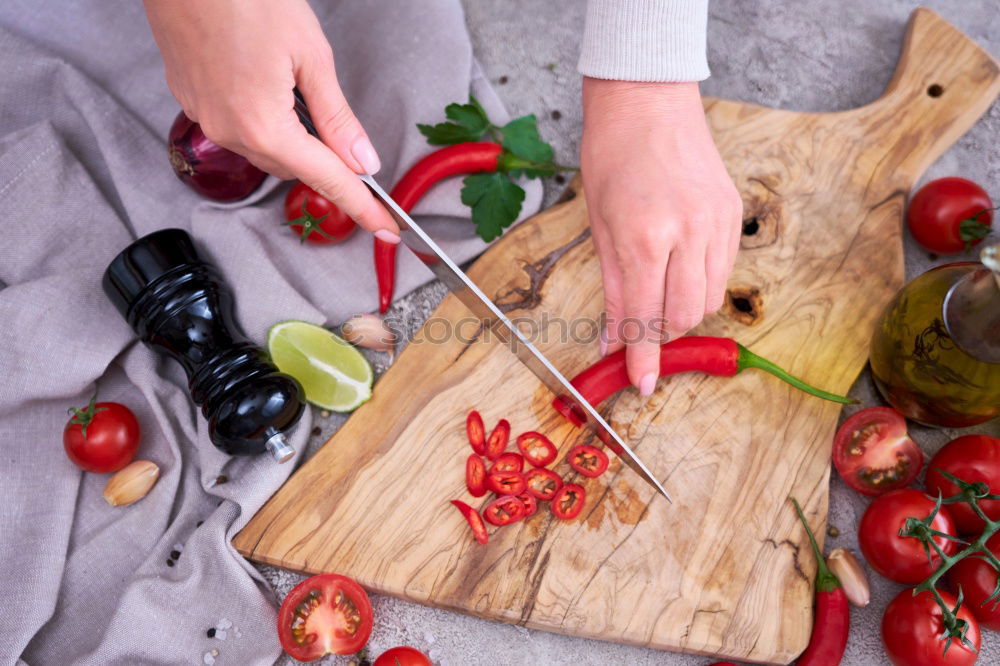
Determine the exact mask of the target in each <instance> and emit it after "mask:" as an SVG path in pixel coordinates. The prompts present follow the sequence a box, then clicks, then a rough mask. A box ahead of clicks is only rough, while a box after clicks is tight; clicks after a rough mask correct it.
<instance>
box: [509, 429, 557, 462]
mask: <svg viewBox="0 0 1000 666" xmlns="http://www.w3.org/2000/svg"><path fill="white" fill-rule="evenodd" d="M517 448H518V449H519V450H520V451H521V455H523V456H524V459H525V460H527V461H528V462H529V463H531V464H532V465H534V466H535V467H545V466H546V465H548V464H549V463H550V462H552V461H553V460H555V459H556V454H557V453H558V451H556V446H555V444H553V443H552V442H551V441H550V440H549V438H548V437H546V436H545V435H543V434H542V433H540V432H526V433H522V434H520V435H518V436H517Z"/></svg>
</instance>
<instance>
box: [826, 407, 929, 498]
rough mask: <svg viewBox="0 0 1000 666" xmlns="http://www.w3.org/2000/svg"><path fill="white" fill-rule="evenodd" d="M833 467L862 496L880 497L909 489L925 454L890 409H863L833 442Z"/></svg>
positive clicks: (902, 421) (842, 426)
mask: <svg viewBox="0 0 1000 666" xmlns="http://www.w3.org/2000/svg"><path fill="white" fill-rule="evenodd" d="M833 464H834V466H835V467H836V468H837V473H838V474H840V477H841V478H842V479H843V480H844V482H845V483H846V484H847V485H849V486H850V487H851V488H853V489H854V490H856V491H858V492H859V493H861V494H862V495H869V496H875V495H881V494H882V493H884V492H888V491H890V490H893V489H895V488H903V487H905V486H908V485H910V484H911V483H912V482H913V480H914V479H916V478H917V474H919V473H920V467H921V466H922V465H923V464H924V454H923V452H922V451H921V450H920V447H919V446H917V445H916V443H914V441H913V440H912V439H910V436H909V435H908V434H906V420H905V419H904V418H903V416H902V414H900V413H899V412H897V411H896V410H895V409H891V408H889V407H869V408H868V409H862V410H861V411H860V412H857V413H856V414H852V415H851V417H850V418H848V419H847V420H846V421H844V423H843V425H841V426H840V428H839V429H838V430H837V436H836V437H835V438H834V440H833Z"/></svg>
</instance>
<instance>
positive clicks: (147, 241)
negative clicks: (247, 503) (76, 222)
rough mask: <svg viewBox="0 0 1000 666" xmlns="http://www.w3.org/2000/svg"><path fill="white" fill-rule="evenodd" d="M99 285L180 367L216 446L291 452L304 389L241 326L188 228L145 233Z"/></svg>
mask: <svg viewBox="0 0 1000 666" xmlns="http://www.w3.org/2000/svg"><path fill="white" fill-rule="evenodd" d="M102 284H103V286H104V293H106V294H107V296H108V298H110V299H111V302H112V303H114V304H115V307H117V308H118V311H119V312H121V313H122V316H123V317H125V320H126V321H127V322H128V323H129V325H130V326H131V327H132V329H133V330H135V332H136V333H137V334H138V335H139V339H141V340H142V341H143V342H144V343H146V345H147V346H149V347H151V348H152V349H155V350H156V351H158V352H160V353H164V354H167V355H168V356H170V357H171V358H173V359H175V360H176V361H177V362H178V363H180V364H181V366H183V368H184V371H185V372H186V373H187V378H188V388H189V389H190V391H191V399H192V400H194V402H195V404H196V405H198V406H200V407H201V412H202V414H203V415H204V416H205V418H206V419H207V420H208V432H209V435H210V436H211V438H212V443H213V444H215V446H216V447H218V448H219V449H221V450H222V451H225V452H226V453H229V454H235V455H253V454H257V453H261V452H262V451H264V450H265V449H266V450H267V451H269V452H270V453H271V455H272V456H274V458H275V460H277V461H278V462H285V461H286V460H288V459H290V458H291V457H292V456H293V455H294V453H295V451H294V449H292V447H291V446H289V445H288V442H287V441H286V439H285V433H286V432H287V431H288V430H289V429H291V427H292V426H293V425H295V423H296V422H297V421H298V420H299V417H300V416H302V411H303V409H304V407H305V404H304V402H303V391H302V387H301V386H299V383H298V382H297V381H295V379H293V378H292V377H289V376H288V375H285V374H282V373H281V372H278V369H277V368H276V367H275V366H274V364H272V363H271V361H270V360H269V359H268V356H267V353H266V352H265V351H264V350H263V349H261V348H259V347H257V346H255V345H254V344H253V343H251V342H250V341H249V340H248V339H247V338H246V336H245V335H243V333H242V332H241V331H240V330H239V328H238V327H237V325H236V323H235V320H234V318H233V296H232V292H231V291H230V290H229V287H228V285H227V284H226V283H225V281H224V280H223V278H222V275H221V274H220V273H219V271H218V270H217V269H216V268H215V267H214V266H212V265H211V264H208V263H206V262H205V261H204V260H202V259H201V258H200V257H199V256H198V252H197V250H196V249H195V246H194V243H193V242H192V240H191V237H190V236H189V235H188V234H187V232H185V231H184V230H182V229H163V230H161V231H156V232H154V233H151V234H149V235H148V236H143V237H142V238H140V239H139V240H137V241H135V242H134V243H132V244H131V245H129V246H128V247H127V248H125V249H124V250H122V252H121V253H120V254H119V255H118V256H117V257H115V258H114V260H113V261H112V262H111V264H110V265H109V266H108V268H107V270H106V271H105V272H104V279H103V281H102Z"/></svg>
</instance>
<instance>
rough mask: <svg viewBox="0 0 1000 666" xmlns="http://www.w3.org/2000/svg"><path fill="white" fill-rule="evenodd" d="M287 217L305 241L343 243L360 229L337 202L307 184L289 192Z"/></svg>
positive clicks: (302, 184) (300, 184)
mask: <svg viewBox="0 0 1000 666" xmlns="http://www.w3.org/2000/svg"><path fill="white" fill-rule="evenodd" d="M285 220H286V222H285V224H286V226H290V227H291V228H292V229H294V230H295V233H297V234H298V235H299V239H300V240H301V241H302V242H305V241H309V242H310V243H320V244H323V245H329V244H333V243H340V242H343V241H345V240H347V239H348V238H349V237H350V235H351V234H353V233H354V230H355V229H357V228H358V227H357V225H356V224H354V220H352V219H351V218H349V217H348V216H347V214H346V213H344V212H343V211H341V210H340V209H339V208H337V205H336V204H335V203H333V202H332V201H329V200H327V199H324V198H323V197H321V196H320V195H319V194H318V193H317V192H316V190H314V189H312V188H311V187H309V186H308V185H306V184H305V183H298V184H297V185H296V186H295V187H293V188H292V189H290V190H288V194H287V195H285Z"/></svg>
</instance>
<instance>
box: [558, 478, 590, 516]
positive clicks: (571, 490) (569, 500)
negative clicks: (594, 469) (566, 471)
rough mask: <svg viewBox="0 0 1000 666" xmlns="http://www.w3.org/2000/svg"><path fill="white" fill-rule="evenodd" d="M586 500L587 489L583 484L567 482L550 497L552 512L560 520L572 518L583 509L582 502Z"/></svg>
mask: <svg viewBox="0 0 1000 666" xmlns="http://www.w3.org/2000/svg"><path fill="white" fill-rule="evenodd" d="M586 501H587V491H585V490H584V489H583V486H578V485H576V484H575V483H569V484H567V485H565V486H563V487H562V488H560V489H559V492H557V493H556V496H555V497H553V498H552V513H553V514H555V517H556V518H559V519H561V520H573V519H574V518H576V517H577V516H579V515H580V512H581V511H583V503H584V502H586Z"/></svg>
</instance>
